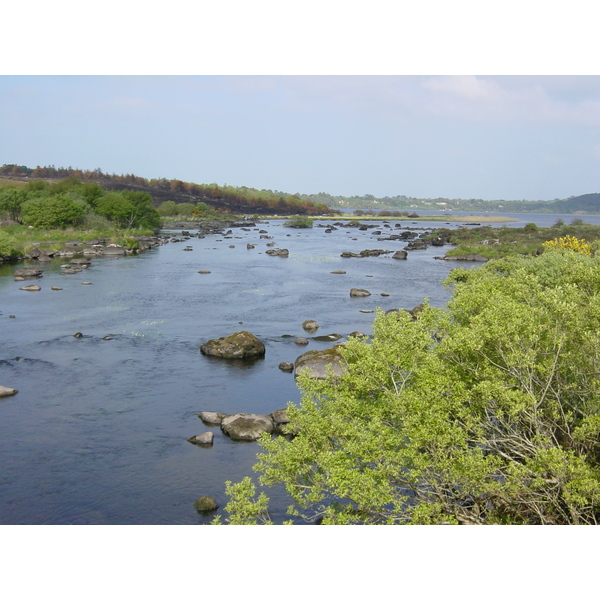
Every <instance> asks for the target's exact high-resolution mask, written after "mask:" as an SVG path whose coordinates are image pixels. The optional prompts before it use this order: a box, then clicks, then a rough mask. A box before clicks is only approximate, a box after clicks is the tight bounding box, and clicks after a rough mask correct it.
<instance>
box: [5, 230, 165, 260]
mask: <svg viewBox="0 0 600 600" xmlns="http://www.w3.org/2000/svg"><path fill="white" fill-rule="evenodd" d="M153 234H154V231H153V230H143V229H108V230H89V229H88V230H83V229H75V228H67V229H30V228H28V227H26V226H25V225H10V226H8V227H3V228H2V229H1V230H0V257H4V258H18V257H20V256H23V255H25V254H26V253H27V251H28V250H30V249H31V248H36V247H37V248H40V249H43V250H44V251H46V252H56V251H57V250H61V249H62V248H64V245H65V242H68V241H70V240H77V241H80V242H87V241H88V240H91V239H96V238H98V239H104V240H106V241H107V242H108V243H111V244H119V245H123V246H129V245H131V243H132V238H133V236H135V235H153Z"/></svg>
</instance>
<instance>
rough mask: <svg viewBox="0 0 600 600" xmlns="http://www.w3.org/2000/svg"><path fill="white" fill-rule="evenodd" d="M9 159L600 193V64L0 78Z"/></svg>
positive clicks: (322, 186) (330, 188) (348, 185)
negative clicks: (571, 68)
mask: <svg viewBox="0 0 600 600" xmlns="http://www.w3.org/2000/svg"><path fill="white" fill-rule="evenodd" d="M0 139H1V140H2V144H1V148H0V163H18V164H24V165H27V166H31V167H35V166H36V165H51V164H53V165H55V166H57V167H58V166H72V167H78V168H81V169H95V168H97V167H99V168H101V169H102V170H103V171H105V172H109V173H113V172H114V173H119V174H120V173H134V174H136V175H140V176H143V177H147V178H153V177H156V178H159V177H166V178H168V179H171V178H176V179H182V180H184V181H193V182H196V183H211V182H216V183H219V184H224V183H227V184H231V185H237V186H242V185H246V186H249V187H255V188H258V189H262V188H266V189H273V190H275V189H276V190H282V191H285V192H292V193H293V192H300V193H316V192H321V191H323V192H328V193H331V194H334V195H335V194H341V195H353V194H357V195H362V194H366V193H368V194H373V195H375V196H386V195H388V196H394V195H407V196H417V197H432V198H434V197H438V196H444V197H451V198H484V199H499V198H501V199H510V200H512V199H553V198H565V197H568V196H571V195H579V194H584V193H588V192H599V191H600V181H599V173H600V169H599V167H600V77H599V76H479V77H476V76H408V75H406V76H377V75H369V76H358V75H357V76H325V75H322V76H49V75H42V76H9V75H8V76H0Z"/></svg>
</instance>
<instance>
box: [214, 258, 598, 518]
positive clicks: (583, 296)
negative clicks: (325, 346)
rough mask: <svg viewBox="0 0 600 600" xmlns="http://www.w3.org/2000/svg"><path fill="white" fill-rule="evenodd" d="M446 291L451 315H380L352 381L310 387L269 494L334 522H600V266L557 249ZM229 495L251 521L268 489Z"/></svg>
mask: <svg viewBox="0 0 600 600" xmlns="http://www.w3.org/2000/svg"><path fill="white" fill-rule="evenodd" d="M448 283H449V284H452V285H454V293H453V298H452V300H451V301H450V302H449V304H448V307H447V309H436V308H433V307H430V306H426V307H425V309H424V310H423V311H422V312H420V313H419V315H418V317H417V318H416V319H413V318H412V317H411V316H410V315H409V314H408V313H406V312H403V311H400V312H398V313H391V314H389V315H385V314H383V313H382V312H379V314H378V315H377V318H376V320H375V323H374V334H373V337H372V339H371V340H370V342H365V341H362V340H359V339H352V340H350V341H348V342H347V343H346V345H345V348H344V350H343V354H344V357H345V362H346V365H347V373H346V374H345V375H343V376H342V377H339V378H338V379H333V378H332V377H330V378H329V379H328V380H325V381H319V380H314V379H310V378H308V376H306V375H305V374H301V375H300V376H299V378H298V381H299V385H300V388H301V390H302V400H301V405H300V406H299V407H296V406H294V405H289V406H288V411H289V416H290V418H291V426H290V432H293V433H294V434H295V437H293V439H292V440H291V441H288V440H286V439H285V438H283V437H276V438H273V439H271V438H270V437H265V438H263V439H262V440H261V442H260V443H261V446H262V447H263V449H264V450H265V451H266V452H264V453H263V454H261V455H259V459H258V464H257V465H256V469H257V470H258V471H260V472H261V473H262V474H261V476H260V479H259V481H260V483H261V484H263V485H277V484H284V485H285V487H286V489H287V491H288V493H289V495H290V497H291V498H292V501H293V504H292V506H291V507H290V511H289V512H290V514H291V515H296V516H302V517H304V518H305V519H309V520H314V519H317V518H318V519H322V520H323V522H324V523H336V524H353V523H373V524H396V523H398V524H400V523H418V524H435V523H438V524H439V523H465V524H466V523H475V524H505V523H514V524H596V523H597V522H598V520H599V518H600V464H599V463H600V378H599V377H598V373H600V259H598V258H596V257H592V256H586V255H582V254H577V253H574V252H570V253H564V252H560V251H552V250H550V251H546V252H545V253H544V254H543V255H541V256H539V257H536V258H533V259H532V258H523V257H510V258H505V259H502V260H497V261H490V262H489V263H487V264H486V265H484V266H482V267H480V268H478V269H473V270H469V271H466V270H456V271H454V272H453V273H452V274H451V277H450V278H449V282H448ZM230 491H233V492H235V493H236V494H237V496H236V500H237V506H236V505H233V506H232V507H229V506H228V507H226V510H227V511H228V512H231V514H232V516H233V518H238V516H236V514H235V512H236V510H242V511H243V514H242V517H241V518H243V519H244V520H245V521H246V522H247V521H248V519H249V516H248V514H249V512H251V510H252V501H251V499H250V498H249V492H252V493H254V490H250V489H249V488H248V484H247V483H246V487H245V488H243V489H238V488H233V489H232V488H231V486H230ZM244 494H245V495H244ZM240 498H242V500H243V502H241V503H240ZM258 508H260V511H259V510H258ZM264 511H265V499H264V497H261V502H260V503H259V506H258V507H257V510H256V513H257V515H258V514H259V513H260V514H261V515H264Z"/></svg>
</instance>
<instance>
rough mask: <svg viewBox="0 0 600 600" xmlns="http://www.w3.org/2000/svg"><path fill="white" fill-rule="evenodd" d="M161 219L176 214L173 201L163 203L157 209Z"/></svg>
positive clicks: (175, 205) (175, 206)
mask: <svg viewBox="0 0 600 600" xmlns="http://www.w3.org/2000/svg"><path fill="white" fill-rule="evenodd" d="M156 210H157V212H158V214H159V215H160V216H161V217H169V216H171V215H176V214H177V204H176V203H175V202H173V200H167V201H165V202H163V203H162V204H161V205H160V206H159V207H158V208H157V209H156Z"/></svg>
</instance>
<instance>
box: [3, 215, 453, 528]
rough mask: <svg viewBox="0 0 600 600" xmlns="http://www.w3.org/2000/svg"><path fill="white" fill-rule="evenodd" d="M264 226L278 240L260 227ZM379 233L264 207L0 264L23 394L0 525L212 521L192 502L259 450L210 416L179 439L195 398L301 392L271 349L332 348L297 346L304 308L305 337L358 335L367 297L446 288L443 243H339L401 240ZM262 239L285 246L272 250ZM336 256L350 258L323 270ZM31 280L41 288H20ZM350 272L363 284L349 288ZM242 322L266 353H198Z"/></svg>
mask: <svg viewBox="0 0 600 600" xmlns="http://www.w3.org/2000/svg"><path fill="white" fill-rule="evenodd" d="M407 226H409V227H415V228H424V227H427V224H426V223H423V222H420V223H418V224H412V223H409V224H407ZM437 226H439V224H434V225H432V227H437ZM381 227H382V228H383V229H381V230H382V231H383V235H384V236H387V235H388V234H389V233H393V232H398V231H401V230H400V229H398V228H395V227H394V223H393V222H391V224H390V228H384V226H383V224H382V225H381ZM259 229H265V230H267V231H268V235H270V236H273V239H272V240H266V239H259V238H260V236H259ZM374 231H375V230H373V229H369V230H368V231H358V230H357V229H356V228H339V229H338V230H335V231H333V232H332V233H325V228H324V227H318V226H315V227H314V228H313V229H312V230H295V229H289V228H285V227H283V226H282V223H281V222H278V221H271V222H269V223H261V224H258V223H257V225H256V227H251V228H249V230H248V231H244V230H242V229H241V228H235V229H233V232H232V234H231V235H230V236H227V237H224V236H217V235H213V236H208V237H206V238H205V239H198V238H191V239H190V240H188V241H185V242H183V243H169V244H167V245H165V246H162V247H160V248H156V249H154V250H150V251H148V252H146V253H144V254H141V255H139V256H135V257H127V258H122V259H118V260H114V259H108V258H102V259H100V258H99V259H92V266H91V267H90V268H89V269H87V270H84V271H82V272H81V273H77V274H72V275H64V274H63V273H62V270H61V268H60V264H61V261H54V262H53V263H52V264H49V265H48V266H45V267H44V276H43V278H42V279H41V280H38V281H35V282H31V281H28V282H25V283H19V282H15V281H14V280H13V277H12V272H13V271H14V269H16V268H17V267H19V266H23V265H22V264H21V265H16V266H4V267H1V268H0V385H3V386H6V387H12V388H16V389H18V390H19V393H18V394H17V395H16V396H12V397H8V398H4V399H0V429H1V431H2V434H1V435H0V462H1V466H0V523H2V524H198V523H206V522H208V521H209V520H210V518H207V517H203V516H201V515H199V514H198V513H197V512H196V511H195V509H194V507H193V503H194V501H195V500H196V499H197V498H198V497H199V496H202V495H212V496H214V497H215V498H216V499H217V501H218V502H219V503H220V504H221V505H223V504H225V502H226V497H225V495H224V482H225V481H226V480H232V481H238V480H240V479H241V478H242V477H244V476H245V475H251V474H252V470H251V467H252V465H253V464H254V461H255V456H256V453H257V451H258V450H259V448H258V446H257V445H256V444H255V443H242V442H234V441H232V440H230V439H229V438H227V437H226V436H224V435H223V434H222V433H221V432H220V430H219V429H218V428H215V429H214V430H213V431H214V433H215V442H214V445H213V447H212V448H201V447H198V446H194V445H192V444H190V443H188V442H187V441H186V440H187V438H189V437H190V436H192V435H195V434H199V433H203V432H204V431H206V430H207V426H206V425H204V424H203V423H202V422H201V421H200V419H199V418H198V417H197V413H198V412H199V411H201V410H215V411H219V412H224V413H228V414H232V413H236V412H257V413H269V412H272V411H274V410H276V409H279V408H284V407H285V406H286V404H287V403H288V402H290V401H291V402H296V401H298V399H299V393H298V390H297V388H296V386H295V383H294V377H293V375H291V374H289V373H284V372H283V371H281V370H279V369H278V365H279V363H280V362H282V361H290V362H293V361H294V360H295V358H296V357H297V356H299V355H300V354H301V353H302V352H304V351H306V350H310V349H322V348H327V347H329V346H330V345H331V344H330V343H324V342H318V341H315V340H311V341H310V344H309V345H308V346H307V347H299V346H297V345H295V344H294V343H293V338H294V337H297V336H303V337H309V336H307V334H306V333H305V332H304V330H303V329H302V328H301V323H302V322H303V321H304V320H306V319H315V320H316V321H317V322H318V323H319V324H320V325H321V327H320V329H319V330H318V332H317V333H316V334H314V335H323V334H329V333H339V334H341V335H342V336H347V335H348V334H349V333H351V332H353V331H356V330H359V331H362V332H364V333H367V334H368V333H370V332H371V325H372V321H373V316H374V315H373V314H372V313H362V312H360V311H361V309H363V310H371V309H375V307H378V306H379V307H381V308H383V309H384V310H387V309H390V308H398V307H404V308H412V307H414V306H415V305H417V304H419V303H420V302H422V300H423V298H424V297H429V298H430V300H431V303H432V304H433V305H435V306H443V304H444V303H445V302H446V301H447V300H448V298H449V291H448V290H446V289H445V288H444V287H443V286H442V285H440V281H441V280H442V279H444V278H445V277H446V275H447V273H448V272H449V271H450V269H451V268H453V267H455V266H457V265H456V263H451V262H444V261H439V260H434V258H433V257H434V256H436V255H440V254H443V253H444V252H445V249H444V248H434V247H432V248H429V249H427V250H419V251H413V252H410V253H409V258H408V260H406V261H404V260H394V259H392V258H391V254H388V255H382V256H379V257H367V258H349V259H347V258H341V257H340V254H341V252H343V251H352V252H360V251H361V250H363V249H373V248H381V249H389V250H394V251H395V250H398V249H401V248H402V247H404V246H405V242H402V241H378V240H377V239H376V238H377V237H381V236H377V235H374ZM272 241H273V242H276V244H277V247H279V248H288V249H289V252H290V255H289V257H288V258H282V257H277V256H269V255H267V254H265V250H267V249H268V248H267V247H266V244H267V243H268V242H272ZM247 243H255V244H256V248H255V249H251V250H249V249H247V248H246V244H247ZM230 245H234V246H235V247H234V248H231V247H229V246H230ZM185 246H191V247H192V248H193V250H192V251H184V247H185ZM202 269H205V270H210V271H211V273H210V274H199V273H198V271H199V270H202ZM339 269H343V270H345V271H346V272H347V273H346V274H345V275H335V274H331V271H334V270H339ZM83 282H90V283H91V285H83ZM29 283H38V284H39V285H41V287H42V290H41V291H40V292H33V293H32V292H27V291H22V290H20V289H19V288H20V287H22V286H23V285H25V284H29ZM51 286H59V287H62V288H63V289H62V291H52V290H51V289H50V288H51ZM353 287H358V288H365V289H367V290H369V291H370V292H371V293H372V295H371V296H370V297H367V298H350V295H349V291H350V289H351V288H353ZM382 292H384V293H388V294H390V295H389V296H381V295H380V294H381V293H382ZM10 315H14V317H15V318H10V317H9V316H10ZM241 329H245V330H248V331H250V332H252V333H253V334H255V335H256V336H257V337H259V338H260V339H261V340H263V341H264V343H265V345H266V357H265V359H264V360H259V361H257V362H254V363H246V362H238V361H233V362H232V361H226V360H222V359H215V358H208V357H205V356H203V355H202V354H201V353H200V352H199V346H200V344H202V343H203V342H205V341H207V340H208V339H211V338H215V337H221V336H225V335H229V334H231V333H233V332H235V331H239V330H241ZM76 332H81V333H82V334H83V337H80V338H75V337H74V336H73V334H75V333H76ZM107 336H108V337H110V338H111V339H104V338H105V337H107ZM286 336H292V337H286ZM272 497H273V499H274V505H273V509H274V518H275V520H280V519H281V517H282V516H283V513H284V511H285V507H286V505H287V500H286V498H285V496H284V494H283V493H282V492H281V491H277V490H275V491H274V493H273V494H272Z"/></svg>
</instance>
